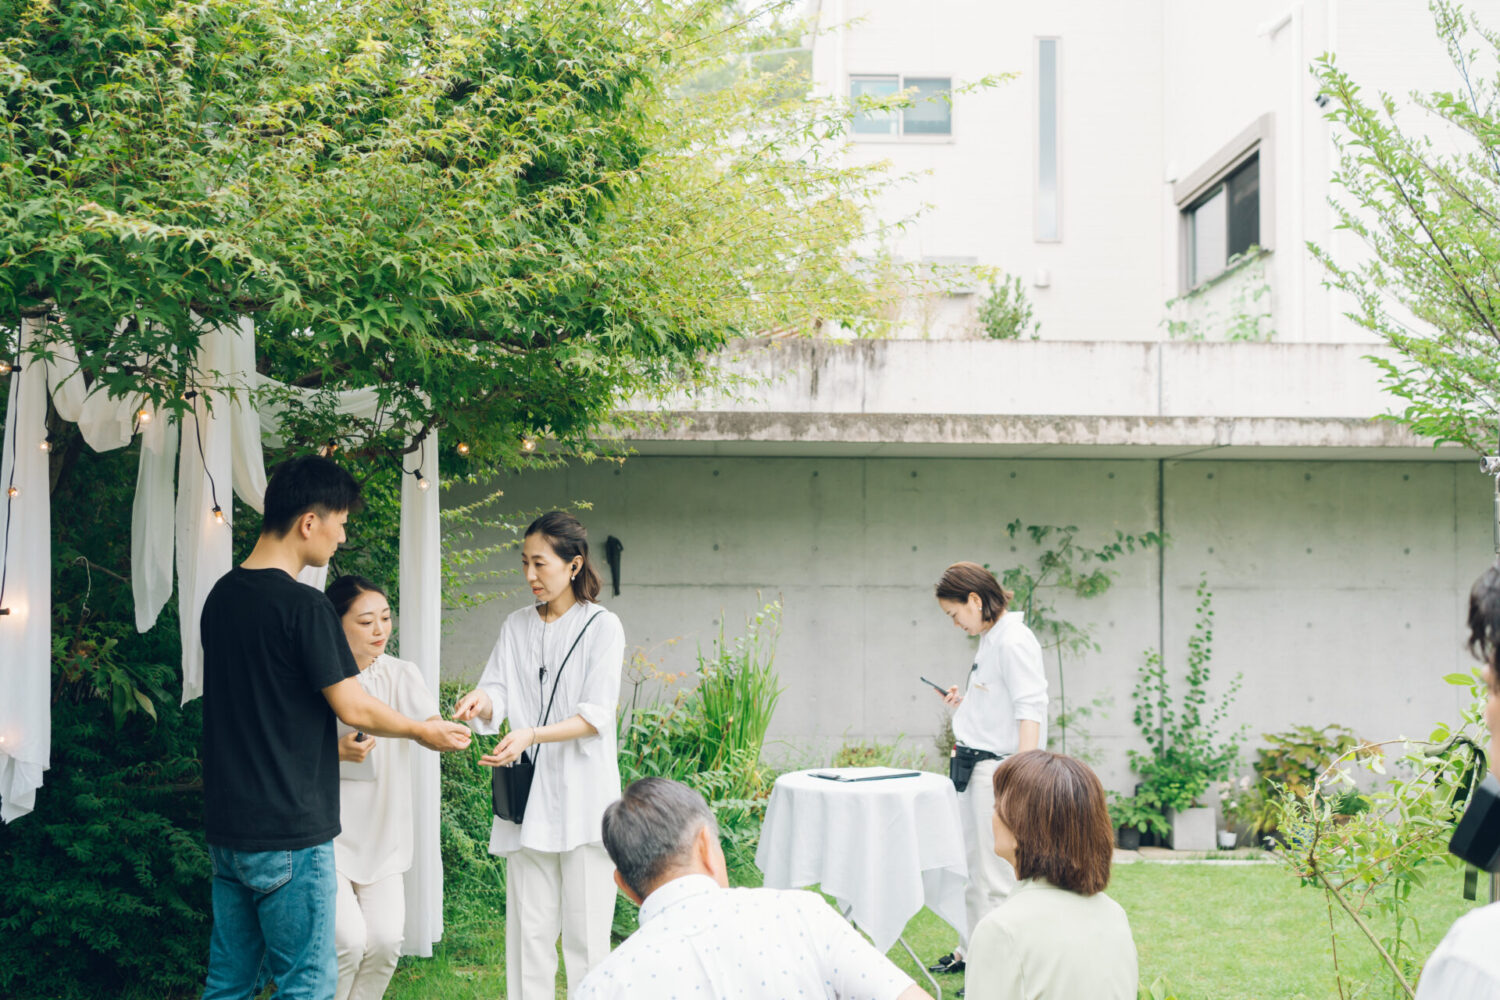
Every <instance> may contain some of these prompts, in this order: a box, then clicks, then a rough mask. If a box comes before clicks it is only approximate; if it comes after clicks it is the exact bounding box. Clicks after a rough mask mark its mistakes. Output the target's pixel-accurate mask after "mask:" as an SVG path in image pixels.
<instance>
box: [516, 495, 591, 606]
mask: <svg viewBox="0 0 1500 1000" xmlns="http://www.w3.org/2000/svg"><path fill="white" fill-rule="evenodd" d="M532 535H541V536H542V537H543V538H545V539H547V544H549V545H551V546H552V551H553V552H555V553H557V558H559V559H561V560H562V561H563V562H572V561H573V559H574V558H575V557H577V556H582V557H583V566H582V568H581V569H579V570H578V575H577V576H575V577H573V597H574V598H575V599H577V600H580V601H589V602H591V603H592V602H593V601H596V600H598V599H599V588H600V587H601V586H602V584H601V583H600V581H599V574H598V573H597V572H595V570H594V564H593V563H591V562H589V533H588V530H587V529H586V528H584V526H583V524H582V523H581V522H580V521H579V520H578V518H576V517H574V516H573V515H572V514H569V513H567V512H565V511H561V510H554V511H550V512H548V513H546V514H543V515H542V516H541V517H539V518H537V519H536V520H535V521H532V522H531V525H530V526H529V527H528V528H527V529H526V537H527V538H530V537H531V536H532Z"/></svg>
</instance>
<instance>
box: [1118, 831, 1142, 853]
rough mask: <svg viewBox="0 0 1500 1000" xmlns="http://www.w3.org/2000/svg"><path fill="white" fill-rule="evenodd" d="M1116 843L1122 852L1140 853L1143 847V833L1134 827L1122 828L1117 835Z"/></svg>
mask: <svg viewBox="0 0 1500 1000" xmlns="http://www.w3.org/2000/svg"><path fill="white" fill-rule="evenodd" d="M1115 843H1116V844H1119V845H1120V850H1122V851H1138V850H1140V847H1141V831H1139V830H1137V829H1136V828H1135V827H1133V826H1122V827H1120V829H1119V830H1118V831H1116V833H1115Z"/></svg>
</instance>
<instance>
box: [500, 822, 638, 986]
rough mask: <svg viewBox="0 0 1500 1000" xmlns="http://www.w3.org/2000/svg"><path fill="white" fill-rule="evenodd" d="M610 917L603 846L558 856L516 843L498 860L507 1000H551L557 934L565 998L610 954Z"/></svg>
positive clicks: (611, 881)
mask: <svg viewBox="0 0 1500 1000" xmlns="http://www.w3.org/2000/svg"><path fill="white" fill-rule="evenodd" d="M614 916H615V865H614V862H613V861H611V860H609V855H608V854H607V853H605V850H604V845H603V844H584V845H583V846H582V847H575V848H574V849H573V850H571V851H563V852H562V853H560V854H558V853H555V852H552V851H532V850H528V849H527V848H524V847H523V848H521V849H520V850H519V851H516V852H515V853H513V854H508V855H506V862H505V988H506V997H507V1000H553V997H555V996H556V995H557V938H558V935H559V934H561V935H562V952H563V963H564V965H565V966H566V967H567V973H568V996H570V997H571V996H572V995H573V993H574V991H575V990H576V989H577V988H578V986H579V984H581V983H582V982H583V977H584V976H586V975H588V974H589V970H590V969H592V968H593V967H594V966H596V965H598V964H599V963H600V962H602V961H604V957H605V956H606V955H608V954H609V928H610V925H611V924H612V923H613V922H614Z"/></svg>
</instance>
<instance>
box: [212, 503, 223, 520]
mask: <svg viewBox="0 0 1500 1000" xmlns="http://www.w3.org/2000/svg"><path fill="white" fill-rule="evenodd" d="M214 520H215V521H217V522H218V523H219V524H223V523H224V508H223V507H220V506H219V505H218V504H214Z"/></svg>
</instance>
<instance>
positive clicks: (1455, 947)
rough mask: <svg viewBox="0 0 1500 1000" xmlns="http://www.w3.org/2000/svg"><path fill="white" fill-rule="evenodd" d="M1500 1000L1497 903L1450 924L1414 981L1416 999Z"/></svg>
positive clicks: (1499, 928)
mask: <svg viewBox="0 0 1500 1000" xmlns="http://www.w3.org/2000/svg"><path fill="white" fill-rule="evenodd" d="M1459 998H1462V1000H1500V903H1491V904H1490V905H1488V906H1481V907H1480V908H1479V909H1477V910H1470V911H1469V912H1468V913H1465V914H1464V915H1463V916H1461V917H1459V918H1458V919H1457V920H1456V921H1454V922H1453V926H1452V927H1450V928H1448V933H1447V934H1445V935H1443V940H1442V942H1441V943H1439V944H1438V946H1437V950H1436V951H1434V952H1433V953H1432V957H1431V958H1429V959H1428V960H1427V965H1426V967H1424V968H1423V969H1422V978H1421V979H1419V980H1418V981H1417V1000H1459Z"/></svg>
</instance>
